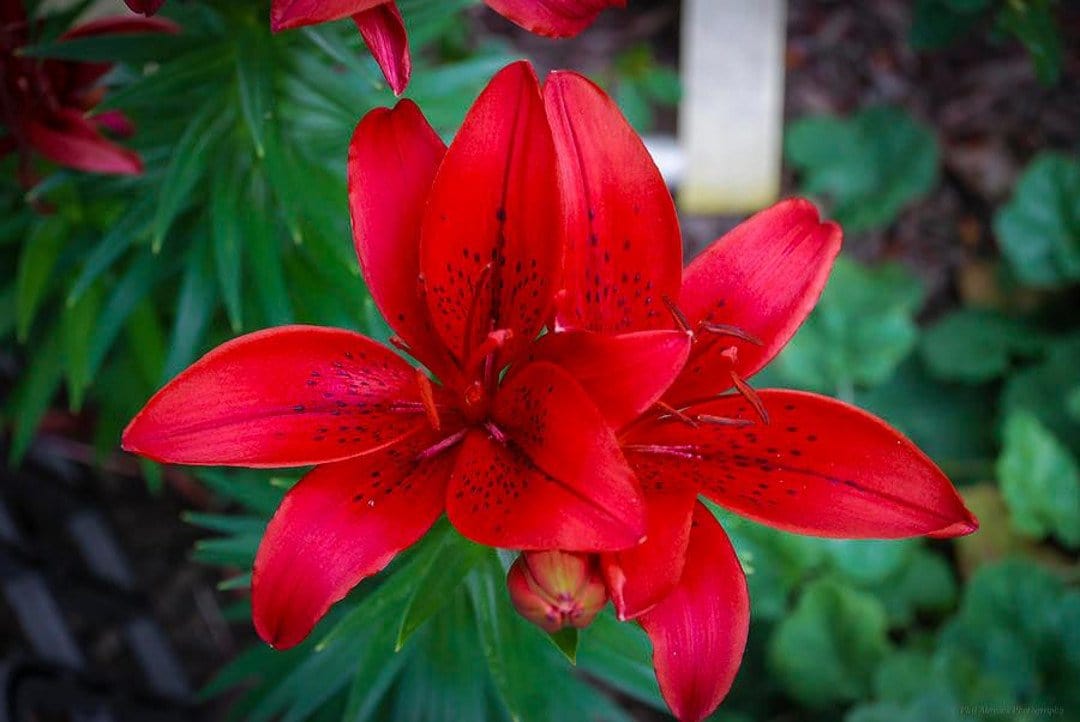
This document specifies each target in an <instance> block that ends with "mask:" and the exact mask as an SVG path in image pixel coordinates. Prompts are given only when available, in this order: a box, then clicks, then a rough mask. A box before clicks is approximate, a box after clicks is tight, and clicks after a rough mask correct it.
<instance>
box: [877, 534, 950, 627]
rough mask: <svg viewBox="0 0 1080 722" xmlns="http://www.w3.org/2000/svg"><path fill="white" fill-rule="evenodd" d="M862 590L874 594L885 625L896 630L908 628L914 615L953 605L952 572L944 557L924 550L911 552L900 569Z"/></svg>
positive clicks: (935, 612) (940, 610)
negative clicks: (883, 616) (896, 628)
mask: <svg viewBox="0 0 1080 722" xmlns="http://www.w3.org/2000/svg"><path fill="white" fill-rule="evenodd" d="M864 588H865V589H867V591H871V592H873V593H874V594H876V595H877V597H878V599H879V600H881V603H882V605H884V607H885V612H886V614H887V615H888V618H889V623H890V624H891V625H893V626H898V627H904V626H908V625H910V624H911V623H912V622H914V621H915V619H916V615H917V614H921V615H923V617H927V616H929V615H931V614H942V613H944V612H948V611H949V610H950V609H951V608H952V607H953V605H955V604H956V596H957V589H956V580H955V579H954V578H953V572H952V569H951V568H950V566H949V564H948V563H947V562H946V561H945V559H944V558H942V557H941V556H940V555H938V554H935V553H933V552H930V551H927V550H926V549H915V550H914V552H913V553H912V554H910V555H909V556H908V557H907V558H906V559H905V560H904V563H903V565H902V566H901V567H900V568H898V569H896V570H894V571H892V572H891V573H890V574H889V575H888V576H886V577H885V578H883V579H882V580H881V581H880V582H878V583H875V584H870V585H866V586H865V587H864Z"/></svg>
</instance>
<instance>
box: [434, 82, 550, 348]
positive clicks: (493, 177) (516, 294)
mask: <svg viewBox="0 0 1080 722" xmlns="http://www.w3.org/2000/svg"><path fill="white" fill-rule="evenodd" d="M560 215H561V208H560V203H559V196H558V179H557V177H556V168H555V148H554V144H553V143H552V140H551V129H550V128H549V127H548V124H547V118H546V117H545V116H544V106H543V103H542V101H541V98H540V87H539V84H538V83H537V80H536V75H535V74H534V73H533V70H532V67H531V66H530V65H529V64H528V63H526V62H524V61H522V62H518V63H514V64H512V65H509V66H507V67H506V68H504V69H503V70H501V71H499V73H498V74H497V75H496V76H495V77H494V78H493V79H492V80H491V82H490V83H489V84H488V86H487V88H485V89H484V91H483V92H482V93H481V94H480V97H479V98H478V99H477V100H476V103H474V104H473V106H472V109H471V110H470V111H469V114H468V115H467V116H466V118H465V122H464V124H462V126H461V130H460V131H458V134H457V137H456V138H454V142H453V143H451V144H450V148H449V150H448V151H447V153H446V157H445V158H444V159H443V163H442V166H441V167H440V168H439V172H438V175H436V177H435V184H434V186H433V187H432V189H431V196H430V197H429V199H428V206H427V212H426V214H425V216H424V221H423V223H424V225H423V230H422V234H421V244H420V266H421V269H422V270H423V276H424V282H425V286H426V289H427V303H428V308H429V309H430V310H431V316H432V320H433V321H434V324H435V328H436V330H437V331H438V332H439V335H440V336H441V337H442V338H443V340H444V341H445V343H446V345H447V346H448V347H449V348H450V349H451V351H452V352H453V353H454V355H455V356H456V357H457V358H458V359H459V360H461V361H462V362H469V361H470V360H471V359H469V358H468V357H469V356H470V355H471V354H472V352H473V351H475V349H476V348H477V347H478V346H479V345H480V344H481V343H482V342H483V340H484V339H486V338H487V336H488V334H489V333H490V332H492V331H496V330H509V331H511V332H512V337H511V338H509V339H508V340H507V341H506V345H505V346H504V349H503V353H502V359H503V361H504V362H506V361H509V360H510V359H511V358H512V357H513V356H514V353H515V352H516V351H520V350H521V349H522V348H524V346H526V345H527V344H528V343H529V342H530V341H532V340H533V339H534V338H536V335H537V333H538V332H539V331H540V329H541V327H543V325H544V324H545V322H546V321H547V320H548V316H549V312H550V309H551V306H552V304H553V294H554V291H555V288H556V278H557V273H558V269H559V262H560V259H561V256H562V241H561V239H562V234H561V229H562V226H561V221H560Z"/></svg>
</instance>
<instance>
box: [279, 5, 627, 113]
mask: <svg viewBox="0 0 1080 722" xmlns="http://www.w3.org/2000/svg"><path fill="white" fill-rule="evenodd" d="M484 1H485V2H486V3H487V4H488V6H489V7H491V8H492V9H493V10H495V11H496V12H498V13H499V14H501V15H503V16H504V17H506V18H507V19H508V20H510V21H512V22H514V23H516V24H518V25H520V26H521V27H523V28H525V29H526V30H529V31H530V32H533V33H536V34H538V35H547V36H549V37H555V38H565V37H571V36H573V35H577V34H578V33H580V32H581V31H582V30H584V29H585V28H587V27H588V26H589V25H590V24H592V22H593V20H595V19H596V16H597V15H598V14H600V12H601V11H602V10H604V9H605V8H609V7H626V0H484ZM348 17H351V18H352V19H353V21H355V22H356V25H357V27H358V28H359V29H360V34H361V35H362V36H363V38H364V42H365V43H367V46H368V48H369V49H370V50H371V54H372V56H374V58H375V60H376V62H378V64H379V67H380V68H382V71H383V75H385V76H386V82H388V83H389V84H390V87H391V89H393V91H394V93H396V94H397V95H401V93H402V92H404V90H405V86H407V85H408V84H409V73H410V72H411V70H412V60H411V57H410V55H409V40H408V37H407V35H406V33H405V23H404V21H403V20H402V18H401V13H400V12H399V11H398V8H397V4H396V3H394V2H393V0H273V3H272V5H271V9H270V27H271V28H273V29H274V30H275V31H278V30H287V29H289V28H296V27H300V26H303V25H314V24H316V23H324V22H329V21H331V20H341V19H343V18H348Z"/></svg>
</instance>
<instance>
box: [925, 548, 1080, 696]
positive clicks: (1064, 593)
mask: <svg viewBox="0 0 1080 722" xmlns="http://www.w3.org/2000/svg"><path fill="white" fill-rule="evenodd" d="M940 645H941V648H940V651H939V654H941V653H948V654H950V655H951V656H952V659H950V660H949V661H950V664H949V667H948V669H953V670H956V671H963V666H962V662H964V661H965V658H966V659H967V660H970V662H969V664H970V667H971V669H970V670H969V672H968V674H969V675H970V676H974V677H976V678H975V679H971V680H970V682H969V683H968V684H969V685H971V686H974V684H973V683H977V684H979V685H980V686H982V687H983V688H988V687H989V688H992V687H993V686H994V684H993V683H994V682H997V686H1004V688H1005V689H1006V690H1008V692H1009V693H1010V694H1011V698H1012V699H1014V700H1024V701H1025V702H1026V703H1027V704H1032V705H1036V704H1053V705H1057V706H1062V707H1064V708H1066V709H1077V708H1078V705H1080V688H1078V687H1077V686H1076V680H1077V679H1080V590H1077V589H1075V588H1067V587H1066V586H1065V585H1064V584H1063V583H1062V582H1061V581H1060V580H1059V579H1057V578H1055V577H1054V576H1052V575H1051V574H1050V573H1049V572H1047V571H1046V570H1045V569H1041V568H1039V567H1037V566H1036V565H1034V564H1033V563H1031V561H1029V560H1024V559H1014V560H1009V561H1005V562H1001V563H999V564H994V565H991V566H985V567H982V568H981V569H979V571H978V572H976V573H975V576H974V577H972V579H971V581H970V583H969V584H968V587H967V590H966V591H965V594H964V601H963V603H962V605H961V607H960V612H959V613H958V614H957V616H956V617H955V618H954V619H953V620H952V621H951V622H950V623H949V624H948V625H947V626H946V628H945V629H944V630H943V631H942V634H941V642H940ZM957 681H960V680H957ZM999 699H1000V697H999Z"/></svg>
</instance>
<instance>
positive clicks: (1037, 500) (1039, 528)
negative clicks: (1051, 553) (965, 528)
mask: <svg viewBox="0 0 1080 722" xmlns="http://www.w3.org/2000/svg"><path fill="white" fill-rule="evenodd" d="M997 473H998V479H999V481H1000V482H1001V492H1002V495H1003V496H1004V497H1005V503H1006V504H1008V506H1009V510H1010V511H1011V512H1012V522H1013V525H1014V526H1015V527H1016V529H1017V530H1018V531H1020V532H1022V533H1023V534H1025V535H1027V536H1030V537H1034V538H1037V539H1039V538H1043V537H1046V536H1049V535H1054V536H1056V537H1057V538H1058V539H1060V540H1061V541H1062V543H1064V544H1065V545H1066V546H1068V547H1069V548H1071V549H1075V548H1077V547H1080V469H1078V468H1077V464H1076V460H1075V459H1073V457H1072V455H1071V454H1070V453H1069V451H1068V450H1067V449H1066V448H1065V447H1063V446H1062V445H1061V444H1060V443H1059V442H1058V440H1057V439H1055V438H1054V435H1053V434H1052V433H1051V432H1050V431H1048V430H1047V429H1046V427H1044V426H1043V425H1042V424H1041V423H1039V420H1038V419H1037V418H1036V417H1035V416H1032V415H1031V414H1027V413H1024V412H1017V413H1014V414H1011V415H1010V416H1009V417H1008V419H1007V420H1006V422H1005V448H1004V449H1003V450H1002V452H1001V456H1000V457H999V458H998V464H997Z"/></svg>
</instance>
